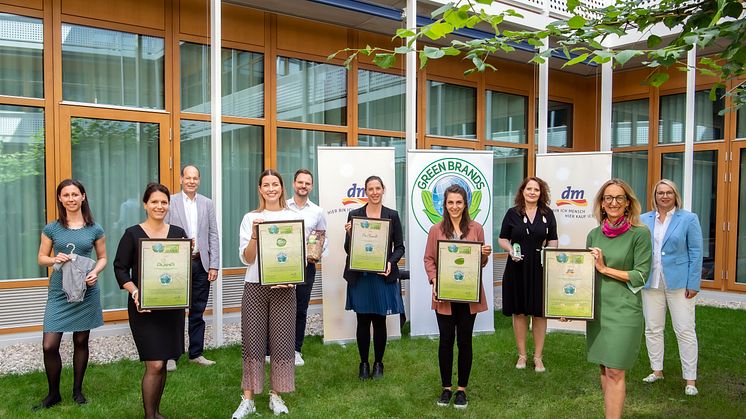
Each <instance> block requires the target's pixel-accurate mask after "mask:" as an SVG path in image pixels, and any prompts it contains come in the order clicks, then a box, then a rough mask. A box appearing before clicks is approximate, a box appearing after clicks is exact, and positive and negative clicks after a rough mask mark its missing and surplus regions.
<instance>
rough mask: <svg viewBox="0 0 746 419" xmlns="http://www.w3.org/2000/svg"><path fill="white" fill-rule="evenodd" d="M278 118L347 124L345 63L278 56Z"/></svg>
mask: <svg viewBox="0 0 746 419" xmlns="http://www.w3.org/2000/svg"><path fill="white" fill-rule="evenodd" d="M277 119H279V120H282V121H297V122H310V123H315V124H329V125H347V71H346V70H345V69H344V67H340V66H338V65H331V64H322V63H315V62H312V61H304V60H301V59H298V58H285V57H277Z"/></svg>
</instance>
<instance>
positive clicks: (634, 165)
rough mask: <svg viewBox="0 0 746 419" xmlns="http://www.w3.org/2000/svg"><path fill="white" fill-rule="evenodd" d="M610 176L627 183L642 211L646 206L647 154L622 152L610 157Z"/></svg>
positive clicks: (642, 152)
mask: <svg viewBox="0 0 746 419" xmlns="http://www.w3.org/2000/svg"><path fill="white" fill-rule="evenodd" d="M611 175H612V177H615V178H619V179H622V180H624V181H625V182H627V183H628V184H629V185H630V186H631V187H632V190H633V191H634V192H635V195H637V199H639V200H640V205H641V206H642V211H643V212H645V211H646V209H645V208H650V206H649V205H648V201H647V200H648V152H647V151H644V150H643V151H624V152H615V153H614V154H613V155H612V156H611Z"/></svg>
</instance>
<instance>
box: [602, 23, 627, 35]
mask: <svg viewBox="0 0 746 419" xmlns="http://www.w3.org/2000/svg"><path fill="white" fill-rule="evenodd" d="M596 28H597V29H598V30H599V31H601V32H604V33H613V34H614V35H618V36H624V35H626V32H625V31H624V29H621V28H619V27H617V26H610V25H598V26H597V27H596Z"/></svg>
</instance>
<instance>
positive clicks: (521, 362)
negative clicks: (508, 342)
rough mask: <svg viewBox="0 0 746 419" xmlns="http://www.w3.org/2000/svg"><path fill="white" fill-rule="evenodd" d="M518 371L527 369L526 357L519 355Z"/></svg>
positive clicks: (516, 364)
mask: <svg viewBox="0 0 746 419" xmlns="http://www.w3.org/2000/svg"><path fill="white" fill-rule="evenodd" d="M515 367H516V369H519V370H523V369H526V355H518V362H516V363H515Z"/></svg>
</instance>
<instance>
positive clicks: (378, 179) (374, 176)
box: [365, 175, 386, 189]
mask: <svg viewBox="0 0 746 419" xmlns="http://www.w3.org/2000/svg"><path fill="white" fill-rule="evenodd" d="M374 180H377V181H378V183H380V184H381V187H382V188H383V189H386V186H384V185H383V181H382V180H381V178H380V177H378V176H376V175H373V176H368V178H367V179H365V189H368V182H372V181H374Z"/></svg>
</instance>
